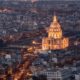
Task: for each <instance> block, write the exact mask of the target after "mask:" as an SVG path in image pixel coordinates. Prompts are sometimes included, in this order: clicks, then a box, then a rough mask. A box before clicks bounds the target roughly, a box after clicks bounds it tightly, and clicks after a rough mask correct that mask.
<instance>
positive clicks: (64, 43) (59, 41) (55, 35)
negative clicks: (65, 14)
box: [42, 16, 69, 50]
mask: <svg viewBox="0 0 80 80" xmlns="http://www.w3.org/2000/svg"><path fill="white" fill-rule="evenodd" d="M68 46H69V39H68V38H65V37H64V36H63V34H62V29H61V25H60V24H59V22H58V19H57V16H54V17H53V22H52V23H51V25H50V27H49V29H48V37H43V39H42V50H60V49H65V48H67V47H68Z"/></svg>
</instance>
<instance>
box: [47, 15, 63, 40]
mask: <svg viewBox="0 0 80 80" xmlns="http://www.w3.org/2000/svg"><path fill="white" fill-rule="evenodd" d="M48 32H49V35H48V37H49V38H55V39H56V38H61V37H62V29H61V26H60V24H59V22H58V20H57V16H54V17H53V22H52V23H51V25H50V28H49V31H48Z"/></svg>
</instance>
